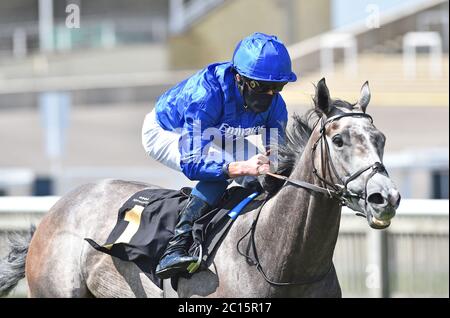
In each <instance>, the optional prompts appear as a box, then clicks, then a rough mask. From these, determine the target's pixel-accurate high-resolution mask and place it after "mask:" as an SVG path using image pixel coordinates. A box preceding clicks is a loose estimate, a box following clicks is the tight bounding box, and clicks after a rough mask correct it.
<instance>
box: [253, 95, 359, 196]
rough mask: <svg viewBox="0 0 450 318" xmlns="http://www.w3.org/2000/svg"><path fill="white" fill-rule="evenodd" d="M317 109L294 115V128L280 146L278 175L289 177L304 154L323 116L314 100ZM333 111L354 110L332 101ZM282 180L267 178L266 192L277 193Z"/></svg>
mask: <svg viewBox="0 0 450 318" xmlns="http://www.w3.org/2000/svg"><path fill="white" fill-rule="evenodd" d="M313 101H314V105H315V107H314V108H313V109H310V110H308V111H307V112H306V113H305V114H304V115H303V116H300V115H298V114H294V115H292V121H293V123H292V126H291V127H290V128H289V129H288V130H286V134H285V142H284V144H280V145H278V169H277V171H276V173H277V174H281V175H283V176H286V177H289V176H290V174H291V173H292V170H293V169H294V167H295V165H296V163H297V161H298V160H299V159H300V157H301V156H302V154H303V151H304V150H305V146H306V144H307V143H308V140H309V138H310V137H311V134H312V132H313V130H314V127H315V124H316V123H317V122H318V120H319V119H320V118H321V117H322V116H323V113H322V112H321V111H320V108H319V107H317V106H318V105H317V100H316V99H313ZM330 104H331V109H333V110H335V109H336V110H338V109H339V108H346V109H349V110H352V109H353V106H354V105H352V104H350V103H348V102H346V101H343V100H339V99H337V100H333V101H331V103H330ZM283 182H284V181H282V180H279V179H275V178H273V177H270V176H267V175H266V176H265V177H264V179H263V182H262V185H263V188H264V190H266V191H268V192H269V193H275V192H277V191H278V190H279V189H280V188H281V186H282V185H283Z"/></svg>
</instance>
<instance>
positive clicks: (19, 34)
mask: <svg viewBox="0 0 450 318" xmlns="http://www.w3.org/2000/svg"><path fill="white" fill-rule="evenodd" d="M13 55H14V57H16V58H22V57H25V56H26V55H27V33H26V32H25V30H24V29H23V28H17V29H15V30H14V33H13Z"/></svg>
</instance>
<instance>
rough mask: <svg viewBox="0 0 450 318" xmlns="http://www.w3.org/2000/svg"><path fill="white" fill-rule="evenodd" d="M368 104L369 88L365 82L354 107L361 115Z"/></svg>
mask: <svg viewBox="0 0 450 318" xmlns="http://www.w3.org/2000/svg"><path fill="white" fill-rule="evenodd" d="M369 102H370V88H369V82H368V81H366V82H365V83H364V85H363V86H362V87H361V93H360V96H359V100H358V104H357V105H356V107H355V108H356V109H360V110H362V111H363V113H365V112H366V108H367V106H368V105H369Z"/></svg>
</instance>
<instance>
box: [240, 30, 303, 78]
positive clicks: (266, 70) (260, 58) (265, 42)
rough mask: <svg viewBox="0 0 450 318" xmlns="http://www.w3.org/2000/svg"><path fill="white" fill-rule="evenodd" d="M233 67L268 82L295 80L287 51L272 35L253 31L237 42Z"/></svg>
mask: <svg viewBox="0 0 450 318" xmlns="http://www.w3.org/2000/svg"><path fill="white" fill-rule="evenodd" d="M232 63H233V67H234V68H235V69H236V71H237V72H238V73H239V74H241V75H243V76H246V77H248V78H251V79H254V80H260V81H270V82H295V81H296V80H297V76H296V75H295V74H294V72H292V64H291V58H290V56H289V53H288V51H287V49H286V47H285V46H284V44H283V43H282V42H281V41H280V40H278V38H277V37H276V36H274V35H267V34H264V33H258V32H257V33H253V34H252V35H250V36H248V37H246V38H244V39H243V40H242V41H240V42H239V43H238V45H237V46H236V49H235V50H234V54H233V60H232Z"/></svg>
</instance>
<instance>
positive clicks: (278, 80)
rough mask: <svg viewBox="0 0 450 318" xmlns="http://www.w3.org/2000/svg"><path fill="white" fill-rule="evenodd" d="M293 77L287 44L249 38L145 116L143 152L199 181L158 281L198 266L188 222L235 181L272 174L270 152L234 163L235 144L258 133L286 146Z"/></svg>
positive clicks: (259, 35)
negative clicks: (287, 92) (285, 95)
mask: <svg viewBox="0 0 450 318" xmlns="http://www.w3.org/2000/svg"><path fill="white" fill-rule="evenodd" d="M296 79H297V77H296V75H295V74H294V73H293V72H292V69H291V59H290V57H289V54H288V51H287V49H286V47H285V46H284V44H283V43H282V42H280V41H279V40H278V38H277V37H275V36H270V35H266V34H263V33H254V34H252V35H250V36H248V37H246V38H245V39H243V40H242V41H240V42H239V44H238V45H237V47H236V49H235V51H234V54H233V59H232V61H231V62H224V63H215V64H211V65H208V66H207V67H206V68H204V69H202V70H200V71H199V72H197V73H196V74H194V75H192V76H191V77H189V78H187V79H185V80H184V81H182V82H181V83H179V84H177V85H176V86H175V87H173V88H171V89H170V90H168V91H167V92H166V93H164V94H163V95H162V96H161V97H159V99H158V101H157V103H156V106H155V108H154V109H153V111H152V112H150V113H149V114H147V116H146V117H145V120H144V124H143V128H142V143H143V146H144V148H145V150H146V152H147V154H148V155H149V156H151V157H152V158H154V159H156V160H157V161H159V162H161V163H163V164H165V165H166V166H168V167H170V168H173V169H175V170H178V171H181V172H183V174H184V175H185V176H186V177H187V178H189V179H190V180H199V182H198V183H197V184H196V186H195V188H194V189H193V190H192V193H191V195H190V197H189V199H188V202H187V204H186V206H185V207H184V209H183V210H182V211H181V212H180V214H179V216H178V223H177V225H176V227H175V233H174V236H173V238H172V239H171V240H170V242H169V244H168V246H167V248H166V250H165V252H164V254H163V255H162V257H161V259H160V262H159V265H158V267H157V269H156V275H158V277H160V278H162V279H165V278H169V277H171V276H173V275H174V274H176V273H179V272H186V271H187V267H188V265H189V264H190V263H192V262H196V261H197V258H196V257H193V256H191V255H189V254H188V249H189V247H190V246H191V244H192V234H191V230H192V226H193V223H194V222H195V220H197V219H198V218H199V217H201V216H202V215H204V214H205V213H206V212H208V211H210V210H211V209H212V208H214V207H215V206H216V205H217V203H218V201H219V200H220V199H221V197H222V195H223V194H224V192H225V190H226V189H227V186H228V185H229V183H230V182H231V181H232V180H233V179H236V178H238V179H239V180H240V181H241V182H240V183H241V184H242V183H244V184H245V182H246V181H245V180H246V179H245V177H247V179H248V177H249V176H250V177H251V178H253V179H256V177H257V176H259V175H261V174H264V173H266V172H268V171H269V168H270V167H269V158H268V157H267V155H268V153H264V154H263V153H259V154H256V153H254V154H253V155H252V156H251V157H250V158H248V157H249V155H248V154H247V157H244V158H243V159H244V160H237V159H236V157H237V155H239V154H240V155H242V154H243V153H245V152H246V149H249V147H248V144H247V146H246V147H239V146H236V144H241V145H242V143H238V142H236V141H237V140H242V139H245V138H246V137H248V136H249V135H256V134H262V132H265V135H266V136H265V137H266V138H263V142H264V144H265V145H266V146H267V145H270V144H271V143H272V144H273V143H274V142H273V140H275V142H276V141H277V140H278V141H283V140H284V130H285V128H286V123H287V110H286V104H285V102H284V101H283V99H282V97H281V95H280V94H279V92H280V91H281V90H282V88H283V86H284V85H286V84H287V83H288V82H294V81H296ZM269 132H270V133H269ZM273 132H275V133H273ZM267 149H268V146H267V147H266V150H267ZM238 179H236V180H238ZM247 181H248V180H247ZM250 181H251V180H250ZM247 184H248V183H247ZM244 186H245V185H244Z"/></svg>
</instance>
